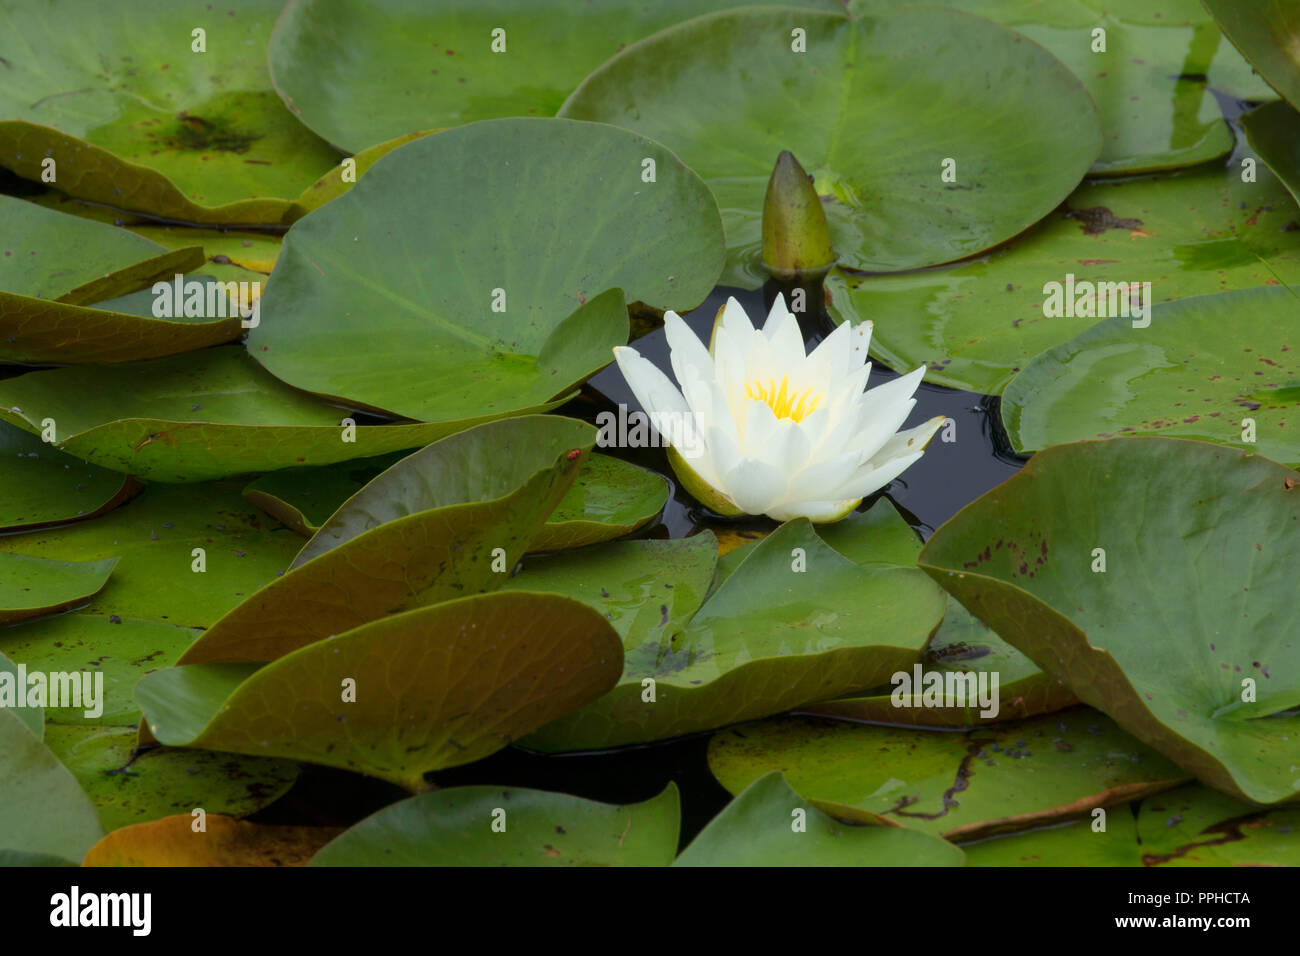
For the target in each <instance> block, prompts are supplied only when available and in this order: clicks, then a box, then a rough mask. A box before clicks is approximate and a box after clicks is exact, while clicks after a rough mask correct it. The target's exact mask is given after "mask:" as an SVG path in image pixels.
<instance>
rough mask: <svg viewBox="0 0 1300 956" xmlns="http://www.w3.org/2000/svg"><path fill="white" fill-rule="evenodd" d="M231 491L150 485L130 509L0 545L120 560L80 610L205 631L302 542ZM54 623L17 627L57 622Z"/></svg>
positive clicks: (225, 485) (216, 486) (232, 487)
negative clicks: (199, 569)
mask: <svg viewBox="0 0 1300 956" xmlns="http://www.w3.org/2000/svg"><path fill="white" fill-rule="evenodd" d="M239 490H240V489H239V485H238V484H237V483H233V482H214V483H212V484H206V485H177V486H167V485H151V486H149V487H148V488H146V489H145V490H144V491H143V492H142V493H141V494H140V496H139V497H138V498H136V499H135V500H133V501H132V502H131V504H130V505H129V506H128V507H124V508H118V509H116V510H114V511H111V512H109V513H108V514H106V515H104V516H103V517H102V518H97V519H96V520H94V521H83V522H76V523H74V524H69V525H65V526H63V527H58V528H46V529H43V530H39V531H31V532H28V533H27V534H21V535H7V536H6V537H5V539H4V548H5V550H6V551H9V552H12V553H13V554H29V555H33V556H35V557H41V558H50V559H53V560H56V561H89V560H95V561H102V560H105V559H108V558H113V557H120V558H121V560H120V561H119V562H118V565H117V567H116V568H114V569H113V576H112V577H111V578H110V579H109V582H108V585H107V587H105V588H104V590H103V591H101V592H100V593H99V594H97V595H96V596H95V597H94V599H93V600H92V601H91V602H90V604H89V606H88V607H87V608H86V609H85V611H86V613H91V614H96V615H99V616H101V617H109V616H117V617H120V618H122V619H123V620H124V621H125V620H127V619H130V618H141V619H146V620H152V621H164V622H169V623H171V624H174V625H179V626H184V627H207V626H208V625H210V624H212V623H213V622H214V621H216V620H217V618H219V617H221V615H223V614H225V613H226V612H227V611H229V610H230V609H231V608H233V607H234V606H235V605H236V604H238V603H239V602H240V601H241V600H242V599H243V598H244V597H245V596H246V595H248V594H251V593H253V592H254V591H256V590H257V589H258V588H259V587H261V586H262V585H263V584H265V583H266V582H267V581H269V580H271V579H272V578H274V577H275V576H276V575H277V574H278V573H281V572H283V571H284V570H285V569H286V568H288V567H289V563H290V562H291V561H292V560H293V556H294V553H295V552H297V550H298V549H299V548H300V547H301V546H302V539H301V538H299V537H298V536H297V535H295V534H293V533H292V532H290V531H289V530H287V529H285V528H280V527H278V526H276V525H275V523H274V522H270V521H268V520H267V519H266V516H265V515H263V514H262V513H261V512H260V511H258V510H257V509H255V508H253V507H250V506H249V504H248V502H246V501H244V500H243V498H241V497H240V494H239ZM196 548H201V549H203V553H202V565H201V566H202V568H203V570H202V571H197V570H195V568H196V565H197V563H198V557H197V556H196V555H195V553H194V550H195V549H196ZM58 620H62V619H61V618H55V619H51V620H50V621H48V622H47V621H34V622H32V623H30V624H25V625H23V629H29V628H30V629H36V628H40V629H44V628H45V627H47V626H49V627H55V626H56V625H55V622H56V621H58ZM6 633H18V632H17V631H10V632H6ZM29 633H30V632H29ZM58 639H61V638H58ZM100 653H104V650H100V651H98V652H96V653H95V654H90V655H88V658H94V657H95V656H97V655H98V654H100ZM146 653H147V652H146ZM74 669H75V668H74Z"/></svg>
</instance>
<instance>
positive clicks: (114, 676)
mask: <svg viewBox="0 0 1300 956" xmlns="http://www.w3.org/2000/svg"><path fill="white" fill-rule="evenodd" d="M187 573H188V572H187ZM195 636H196V634H195V632H194V631H193V630H191V629H189V628H186V627H176V626H175V625H172V624H168V623H167V622H165V621H147V620H143V619H140V618H130V617H118V616H116V615H113V616H109V615H104V614H93V613H77V614H61V615H59V616H57V617H50V618H45V619H43V620H39V621H31V622H29V623H27V624H21V625H18V626H16V627H10V628H5V629H4V630H0V649H3V650H4V652H5V653H6V654H8V655H9V656H10V657H12V658H13V659H14V660H15V661H21V662H22V663H23V664H25V665H26V666H27V670H28V673H31V672H32V671H41V672H43V673H58V672H61V673H69V674H73V673H78V672H80V673H83V674H85V675H87V676H86V678H83V680H91V681H93V682H94V683H93V685H92V688H93V689H92V690H91V692H92V693H94V694H95V699H93V700H86V699H84V698H83V699H82V700H81V701H80V702H79V703H78V704H77V705H76V706H61V707H54V706H47V707H46V709H45V713H46V722H47V723H49V724H51V725H53V724H79V725H83V726H93V727H105V726H108V727H128V726H134V725H136V724H137V723H138V722H139V720H140V709H139V708H138V707H136V705H135V701H134V700H133V698H132V696H131V691H132V688H133V687H134V686H135V684H136V682H137V681H138V680H140V678H141V677H143V676H144V675H145V674H148V673H150V672H151V671H155V670H157V669H158V668H160V667H166V666H167V665H168V664H170V663H172V662H173V661H175V660H176V659H177V658H178V657H179V656H180V655H181V653H182V652H183V651H184V650H185V648H187V647H188V646H189V645H190V644H191V643H192V642H193V641H194V638H195ZM101 675H102V676H101ZM101 679H102V682H103V683H102V689H101V688H100V681H101ZM84 687H85V685H84V684H83V689H84ZM51 703H52V702H51Z"/></svg>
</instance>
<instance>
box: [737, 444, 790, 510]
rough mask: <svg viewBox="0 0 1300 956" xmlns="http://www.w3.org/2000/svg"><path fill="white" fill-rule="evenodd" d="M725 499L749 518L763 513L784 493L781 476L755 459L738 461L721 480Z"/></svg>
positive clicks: (777, 471) (783, 483)
mask: <svg viewBox="0 0 1300 956" xmlns="http://www.w3.org/2000/svg"><path fill="white" fill-rule="evenodd" d="M722 483H723V486H724V490H725V491H726V493H727V497H728V498H730V499H731V500H732V501H734V502H735V503H736V507H737V508H739V509H741V510H742V511H744V512H746V513H748V514H751V515H761V514H765V513H766V512H767V509H768V508H770V507H771V506H772V505H773V504H774V503H775V502H777V501H779V500H780V499H781V497H782V496H783V495H784V493H785V488H786V480H785V474H784V473H782V471H781V470H780V469H779V468H775V467H773V466H772V465H769V464H768V463H767V462H765V461H759V460H758V459H756V458H742V459H740V461H738V462H736V464H735V465H733V466H732V468H731V470H730V471H728V472H727V473H726V474H725V475H723V477H722Z"/></svg>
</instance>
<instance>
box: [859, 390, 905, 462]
mask: <svg viewBox="0 0 1300 956" xmlns="http://www.w3.org/2000/svg"><path fill="white" fill-rule="evenodd" d="M915 406H916V399H914V398H909V399H907V401H905V402H901V403H895V404H893V405H890V406H888V407H886V408H885V409H883V410H880V409H876V408H873V407H871V406H869V405H866V404H862V405H860V406H859V407H858V421H859V422H861V423H862V424H861V425H860V427H859V429H858V431H857V432H856V433H855V434H854V435H853V436H852V437H851V438H850V439H849V442H848V445H847V450H850V451H856V452H858V453H859V454H860V455H861V456H862V461H864V462H865V461H869V460H871V458H873V457H874V456H875V455H876V453H877V452H879V451H880V449H881V448H882V447H883V446H884V444H885V442H887V441H889V439H891V438H893V437H894V433H895V432H896V431H898V429H899V428H901V427H902V425H903V422H905V421H907V416H908V415H910V414H912V409H913V408H914V407H915Z"/></svg>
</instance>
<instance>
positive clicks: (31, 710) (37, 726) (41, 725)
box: [0, 654, 45, 740]
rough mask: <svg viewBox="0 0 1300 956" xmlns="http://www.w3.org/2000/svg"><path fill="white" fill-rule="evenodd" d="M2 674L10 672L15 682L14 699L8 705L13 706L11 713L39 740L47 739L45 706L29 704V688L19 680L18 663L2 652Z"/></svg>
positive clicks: (0, 655) (0, 657) (0, 672)
mask: <svg viewBox="0 0 1300 956" xmlns="http://www.w3.org/2000/svg"><path fill="white" fill-rule="evenodd" d="M0 674H9V675H10V677H9V678H7V679H8V680H11V681H13V682H14V685H13V686H14V693H15V697H14V701H13V703H12V704H10V705H7V706H9V707H11V708H12V709H11V711H10V712H11V713H12V714H13V715H14V716H15V717H17V718H18V720H19V721H20V722H21V723H22V724H23V726H25V727H26V728H27V729H28V730H29V731H31V732H32V734H33V735H34V736H35V737H36V739H37V740H44V739H45V708H44V707H43V706H41V705H39V704H36V705H34V706H28V705H27V688H26V687H25V686H24V684H23V682H22V681H20V680H19V671H18V665H17V664H15V663H14V662H13V661H12V660H10V659H9V658H8V657H6V656H5V655H4V654H0Z"/></svg>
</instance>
